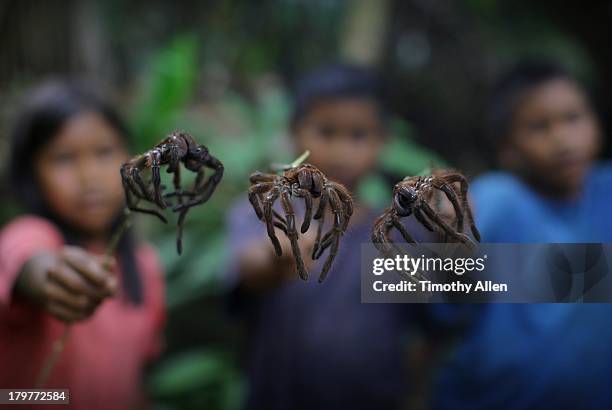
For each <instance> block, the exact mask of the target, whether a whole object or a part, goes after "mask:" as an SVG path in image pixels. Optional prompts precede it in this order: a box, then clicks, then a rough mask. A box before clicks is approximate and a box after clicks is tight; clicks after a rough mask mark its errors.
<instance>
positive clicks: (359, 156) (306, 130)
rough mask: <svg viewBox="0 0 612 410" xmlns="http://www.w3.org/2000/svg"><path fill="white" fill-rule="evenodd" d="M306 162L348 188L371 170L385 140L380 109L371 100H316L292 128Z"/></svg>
mask: <svg viewBox="0 0 612 410" xmlns="http://www.w3.org/2000/svg"><path fill="white" fill-rule="evenodd" d="M293 133H294V137H295V139H296V143H297V148H298V150H299V151H300V153H301V152H302V151H305V150H309V151H310V156H309V157H308V159H307V160H306V161H307V162H309V163H311V164H313V165H315V166H316V167H318V168H319V169H321V171H323V173H325V174H326V175H327V176H328V177H329V178H331V179H333V180H336V181H338V182H341V183H342V184H344V185H346V186H347V187H349V188H352V187H354V186H355V185H356V183H357V182H358V181H359V180H360V179H361V178H362V177H364V176H365V175H366V174H367V173H369V172H371V171H372V169H373V168H374V167H375V165H376V161H377V160H378V156H379V153H380V150H381V148H382V146H383V143H384V133H385V132H384V127H383V124H382V121H381V118H380V113H379V110H378V108H377V106H376V105H375V103H373V102H372V101H369V100H367V99H359V98H339V99H329V100H323V101H320V102H318V103H316V104H315V105H314V106H313V107H312V108H311V109H310V110H309V111H308V113H307V114H306V115H305V116H304V118H303V119H302V120H301V121H299V122H298V124H297V125H296V126H295V127H294V129H293Z"/></svg>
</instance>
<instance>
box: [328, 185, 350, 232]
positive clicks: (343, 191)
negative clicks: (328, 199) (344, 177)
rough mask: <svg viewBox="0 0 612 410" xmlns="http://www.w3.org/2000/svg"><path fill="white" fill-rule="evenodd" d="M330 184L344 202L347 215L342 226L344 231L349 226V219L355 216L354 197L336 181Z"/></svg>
mask: <svg viewBox="0 0 612 410" xmlns="http://www.w3.org/2000/svg"><path fill="white" fill-rule="evenodd" d="M330 184H331V185H332V187H333V189H334V190H335V191H336V193H337V194H338V196H339V197H340V200H341V201H342V203H344V207H345V217H344V224H343V226H342V231H343V232H344V231H346V229H347V228H348V224H349V221H350V219H351V217H352V216H353V198H352V197H351V194H350V193H349V192H348V191H347V190H346V188H345V187H344V186H343V185H340V184H337V183H335V182H330Z"/></svg>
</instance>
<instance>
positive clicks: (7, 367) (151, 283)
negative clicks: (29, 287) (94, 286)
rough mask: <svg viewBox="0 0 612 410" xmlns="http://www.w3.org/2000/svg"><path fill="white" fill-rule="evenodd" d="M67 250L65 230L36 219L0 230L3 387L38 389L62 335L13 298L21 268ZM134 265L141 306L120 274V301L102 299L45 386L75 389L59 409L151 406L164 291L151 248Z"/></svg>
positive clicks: (55, 323)
mask: <svg viewBox="0 0 612 410" xmlns="http://www.w3.org/2000/svg"><path fill="white" fill-rule="evenodd" d="M63 245H64V239H63V237H62V235H61V233H60V231H59V230H58V229H57V228H56V227H55V226H54V225H53V224H52V223H50V222H49V221H47V220H45V219H42V218H38V217H32V216H28V217H22V218H19V219H17V220H15V221H13V222H11V223H10V224H9V225H8V226H6V227H5V228H4V229H3V230H2V231H1V232H0V388H22V389H23V388H33V387H34V384H35V380H36V378H37V376H38V374H39V372H40V369H41V367H42V365H43V362H44V361H45V359H46V357H47V356H48V355H49V352H50V351H51V346H52V344H53V342H54V341H56V340H57V339H58V338H60V337H61V335H62V333H63V332H64V329H65V326H66V325H65V324H64V323H63V322H61V321H59V320H57V319H55V318H54V317H52V316H51V315H49V314H47V313H46V312H44V311H43V310H42V309H41V308H39V307H37V306H36V305H33V304H32V303H30V302H29V301H27V300H25V299H23V298H21V297H19V296H15V295H14V294H13V292H12V289H13V286H14V283H15V279H16V278H17V275H18V273H19V272H20V270H21V267H22V266H23V264H24V263H25V262H26V261H27V260H28V259H29V258H30V257H31V256H33V255H34V254H35V253H37V252H39V251H41V250H59V249H60V248H61V247H62V246H63ZM136 262H137V265H138V268H139V271H140V275H141V276H140V278H141V282H142V288H143V294H144V299H143V302H142V304H141V305H139V306H135V305H133V304H132V303H131V302H129V301H128V300H127V299H126V297H125V295H124V294H123V292H122V286H121V273H120V272H117V275H118V278H119V282H120V286H119V289H120V290H119V292H118V295H117V296H116V297H114V298H112V299H108V300H106V301H104V302H103V303H102V304H101V305H100V306H99V307H98V309H97V310H96V312H94V314H93V315H92V316H91V317H90V318H89V319H87V320H85V321H82V322H77V323H75V324H73V325H72V326H71V328H70V334H69V336H68V339H67V342H66V344H65V347H64V351H63V352H62V354H61V357H60V359H59V361H58V362H57V364H56V366H55V368H54V369H53V372H52V374H51V376H50V378H49V380H48V382H47V383H46V385H45V388H68V389H70V405H69V406H66V405H58V406H57V408H58V409H67V408H71V409H87V410H94V409H104V410H107V409H134V408H142V407H144V406H145V403H146V401H145V400H144V395H143V391H142V388H141V376H142V375H141V372H142V369H143V366H144V364H145V363H146V362H147V361H149V360H151V359H152V358H154V357H156V356H157V355H158V354H159V352H160V350H161V345H162V340H161V333H162V329H163V325H164V320H165V309H164V287H163V279H162V274H161V269H160V263H159V260H158V256H157V253H156V252H155V250H153V248H152V247H150V246H147V245H141V246H139V247H138V248H137V251H136ZM31 407H32V408H35V409H40V408H41V406H40V405H32V406H31ZM43 407H44V408H45V409H49V408H56V407H55V406H49V405H45V406H43ZM15 408H19V409H22V410H23V409H26V408H28V406H25V405H16V406H15Z"/></svg>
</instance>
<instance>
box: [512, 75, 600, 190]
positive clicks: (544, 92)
mask: <svg viewBox="0 0 612 410" xmlns="http://www.w3.org/2000/svg"><path fill="white" fill-rule="evenodd" d="M599 144H600V131H599V125H598V123H597V120H596V118H595V114H594V113H593V111H592V109H591V107H590V105H589V102H588V101H587V98H586V96H585V94H584V93H583V92H582V91H581V90H580V89H579V88H578V86H577V85H576V84H575V83H574V82H572V81H569V80H566V79H556V80H551V81H549V82H546V83H544V84H542V85H540V86H538V87H537V88H534V89H533V90H531V91H529V92H528V93H527V94H526V95H525V96H523V98H522V100H521V101H520V102H519V105H518V108H517V110H516V112H515V113H514V116H513V121H512V127H511V130H510V135H509V138H508V140H507V142H506V144H505V145H504V147H503V148H502V150H501V160H502V163H503V164H504V165H506V166H507V167H509V168H511V169H513V170H515V171H517V172H519V173H521V174H523V175H526V176H528V177H529V178H532V179H533V181H534V182H535V183H537V184H539V185H540V186H541V187H543V188H544V189H546V190H549V191H551V192H555V193H558V194H562V195H563V194H572V193H575V192H577V191H579V190H580V188H581V186H582V183H583V181H584V177H585V175H586V173H587V172H588V169H589V166H590V164H591V162H592V161H593V160H594V158H595V156H596V155H597V153H598V150H599Z"/></svg>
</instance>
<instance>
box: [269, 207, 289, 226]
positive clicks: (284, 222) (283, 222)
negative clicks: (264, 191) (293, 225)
mask: <svg viewBox="0 0 612 410" xmlns="http://www.w3.org/2000/svg"><path fill="white" fill-rule="evenodd" d="M272 214H274V217H275V218H276V219H278V220H279V222H280V223H282V224H283V225H285V226H287V220H286V219H285V218H284V217H283V216H282V215H281V214H279V213H278V212H276V210H275V209H274V208H272Z"/></svg>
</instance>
